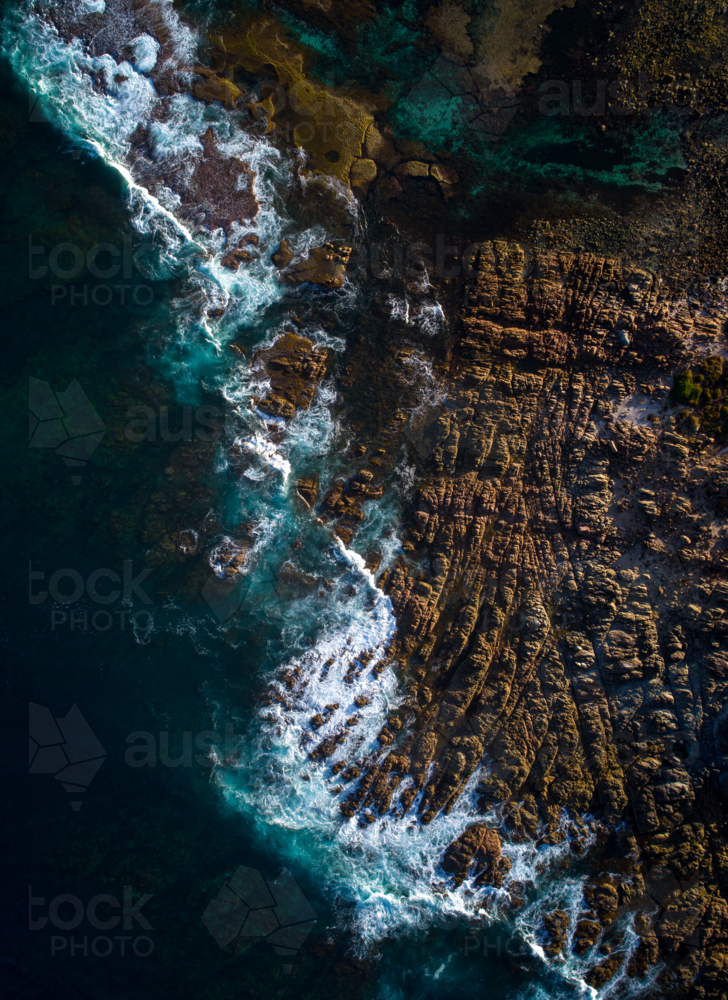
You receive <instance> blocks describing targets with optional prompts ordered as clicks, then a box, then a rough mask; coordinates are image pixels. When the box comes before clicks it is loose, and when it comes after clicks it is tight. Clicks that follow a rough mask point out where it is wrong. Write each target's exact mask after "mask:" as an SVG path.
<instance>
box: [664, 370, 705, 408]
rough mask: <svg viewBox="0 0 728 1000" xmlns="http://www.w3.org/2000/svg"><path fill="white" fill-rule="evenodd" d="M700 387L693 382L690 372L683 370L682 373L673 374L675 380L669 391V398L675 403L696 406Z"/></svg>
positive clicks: (698, 400) (700, 391) (700, 390)
mask: <svg viewBox="0 0 728 1000" xmlns="http://www.w3.org/2000/svg"><path fill="white" fill-rule="evenodd" d="M701 393H702V389H701V388H700V386H699V385H696V384H695V382H693V373H692V372H683V374H682V375H676V376H675V382H674V385H673V387H672V392H671V393H670V399H672V400H674V402H676V403H685V404H686V405H688V406H697V405H698V403H699V402H700V394H701Z"/></svg>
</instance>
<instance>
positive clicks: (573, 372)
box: [342, 243, 728, 998]
mask: <svg viewBox="0 0 728 1000" xmlns="http://www.w3.org/2000/svg"><path fill="white" fill-rule="evenodd" d="M471 264H472V271H473V278H472V280H471V283H470V285H469V287H468V290H467V291H468V298H467V304H466V306H465V308H464V309H463V311H462V315H461V322H460V328H459V335H458V337H457V339H456V342H455V344H454V348H453V352H452V357H451V362H450V368H449V375H448V384H447V390H448V392H447V398H446V400H445V402H444V403H443V404H442V405H440V406H437V407H434V408H433V409H432V410H431V411H430V412H429V413H428V414H426V415H425V417H424V418H422V419H420V421H419V423H418V422H413V423H412V424H411V431H410V433H411V440H412V443H413V444H414V445H415V450H416V451H417V452H418V453H419V455H420V457H421V458H422V460H423V462H424V465H425V469H426V479H425V481H424V483H423V485H422V487H421V489H420V492H419V495H418V497H417V499H416V502H415V505H414V509H413V511H412V517H411V522H410V524H409V526H408V540H407V541H406V542H405V545H404V548H405V550H408V552H409V553H411V556H412V558H411V559H410V558H409V557H408V558H407V559H404V558H403V559H401V561H400V563H399V564H398V565H397V567H396V568H395V570H394V571H393V572H392V573H391V575H390V577H389V579H388V580H387V583H386V588H387V590H388V592H389V594H390V596H391V599H392V602H393V605H394V608H395V611H396V614H397V618H398V633H397V637H396V641H395V644H394V647H393V649H392V656H393V657H396V658H397V659H398V660H399V662H400V663H401V664H402V665H408V674H407V676H408V682H407V684H408V703H407V708H406V711H402V712H400V714H399V716H398V717H397V718H396V719H395V720H394V721H395V723H396V726H393V725H392V720H390V721H389V722H388V724H387V726H386V727H385V728H384V729H383V731H382V734H381V737H380V743H381V744H382V747H383V748H384V750H383V752H382V754H381V755H380V756H379V757H378V758H377V759H376V760H371V759H370V760H368V761H357V762H355V766H354V767H353V768H352V769H351V770H350V772H349V774H350V778H351V783H350V784H349V785H348V791H347V793H346V796H345V797H344V799H343V801H342V811H343V812H344V814H345V815H353V814H354V813H356V812H357V811H359V810H367V811H368V812H369V813H371V812H376V813H378V814H380V815H381V814H383V813H385V812H386V811H387V810H390V809H391V810H393V811H394V812H395V813H401V812H403V811H406V810H408V809H409V808H410V807H411V806H412V805H413V803H414V802H415V799H416V798H417V797H418V796H419V799H418V805H417V808H418V809H419V813H420V818H421V821H422V822H424V823H428V822H429V821H431V820H432V819H433V818H434V816H435V815H436V814H437V813H438V812H439V811H441V810H444V811H445V812H447V811H449V810H450V809H451V808H452V806H453V804H454V803H455V802H456V801H457V799H458V797H459V796H460V794H461V793H462V792H463V790H464V788H465V786H466V784H468V783H470V784H471V787H472V784H473V783H474V784H475V787H476V789H477V793H478V796H479V801H480V804H481V809H482V811H483V812H484V813H486V812H488V811H489V810H491V809H494V808H495V809H496V810H497V812H496V814H495V815H499V816H500V817H501V818H502V822H503V829H504V834H506V835H508V836H509V837H511V838H513V839H516V840H518V839H525V838H536V839H537V840H538V841H540V842H544V843H556V842H558V841H560V840H563V839H564V838H565V837H567V836H568V837H569V838H570V839H571V840H572V842H573V846H574V849H576V850H580V849H581V846H580V845H582V844H583V842H584V838H583V834H584V830H585V825H584V824H585V822H586V823H588V819H587V817H588V816H590V815H591V816H598V817H599V819H600V822H599V824H598V830H597V833H596V845H595V846H594V847H593V848H591V853H590V857H591V858H592V872H593V873H592V875H590V876H589V877H588V879H587V881H586V883H585V889H584V899H583V909H582V911H581V912H580V913H579V914H578V915H577V917H576V918H575V920H574V926H573V927H572V926H571V923H572V919H573V917H572V916H570V915H569V914H568V913H566V912H565V911H563V912H562V911H555V912H554V913H553V914H552V915H551V916H550V917H549V918H548V919H547V920H546V921H545V922H544V926H543V928H542V932H543V935H544V942H545V944H546V947H547V950H548V949H550V951H549V952H548V953H549V954H553V955H557V954H559V953H560V952H561V951H562V949H563V948H564V947H566V942H568V941H569V940H571V941H572V944H571V945H570V946H571V947H573V948H574V950H575V951H577V952H578V953H581V954H585V953H587V952H590V950H591V949H593V948H595V946H597V945H599V949H595V952H594V958H593V965H592V966H591V971H589V973H588V982H589V983H590V985H593V986H594V987H595V988H600V987H601V986H603V985H604V984H605V983H607V982H608V981H610V980H611V979H612V978H613V977H614V976H615V975H616V974H617V973H619V972H620V970H622V969H624V967H625V964H627V965H628V969H627V972H628V974H629V975H640V974H642V973H643V972H644V971H645V970H646V969H647V968H649V967H650V966H651V965H652V964H654V963H655V962H657V961H658V960H659V961H661V962H663V963H664V967H663V968H662V972H661V973H660V975H661V981H664V982H665V983H667V982H670V983H675V984H678V985H680V986H681V987H683V988H685V989H692V990H693V994H692V995H695V996H701V997H716V998H717V997H721V996H724V995H725V994H724V990H725V982H726V978H725V977H726V973H727V972H728V923H727V921H726V917H727V916H728V904H727V903H726V897H727V896H728V849H727V841H726V837H725V796H726V795H727V794H728V766H727V765H728V698H727V697H726V695H727V694H728V687H727V685H728V577H727V573H726V570H727V569H728V552H727V550H726V542H727V541H728V532H727V530H726V526H725V523H724V515H725V511H726V473H725V457H724V455H723V449H724V446H725V437H721V436H720V435H721V434H724V430H723V431H721V430H720V429H719V430H717V431H716V429H715V427H716V426H717V425H714V424H712V425H711V433H709V434H706V433H704V432H701V431H700V420H699V419H698V416H696V412H695V411H694V408H692V407H690V406H687V407H684V406H682V405H681V404H680V402H678V401H677V400H676V398H675V392H674V390H673V395H672V397H671V396H670V390H671V386H672V385H673V377H674V376H675V375H676V374H678V373H680V372H683V371H684V370H685V369H686V368H687V367H688V365H690V366H691V369H692V370H694V371H698V370H704V371H705V372H706V373H707V374H706V375H705V376H700V378H701V379H703V382H702V384H703V385H705V386H708V385H709V384H710V385H719V384H721V383H719V381H717V380H718V379H719V378H722V372H723V367H724V363H723V360H722V358H723V357H724V356H725V354H726V351H725V347H724V334H723V330H724V322H725V316H726V312H725V304H724V301H723V296H722V292H721V290H720V287H719V286H717V285H705V286H703V287H700V288H697V289H695V290H694V291H693V292H691V293H690V294H689V295H687V296H685V295H684V294H683V295H678V294H677V293H675V292H674V291H672V290H671V289H670V288H668V287H667V286H665V285H663V284H662V282H661V281H660V280H659V279H658V278H657V277H655V276H654V275H652V274H649V273H647V272H643V271H637V272H635V271H632V272H624V271H623V270H622V267H621V265H620V264H619V262H618V261H615V260H608V259H603V258H597V257H595V256H592V255H589V254H582V255H575V254H551V255H541V256H533V257H531V258H530V259H529V258H528V257H527V256H526V254H525V252H524V251H523V250H522V249H521V248H520V247H518V246H515V245H507V244H503V243H488V244H484V245H482V246H481V247H479V249H478V251H477V253H476V254H475V256H474V258H473V260H472V262H471ZM701 366H702V367H701ZM711 372H712V375H711V374H710V373H711ZM711 378H712V379H713V381H712V382H711V381H710V379H711ZM681 384H682V383H681ZM715 392H716V394H717V395H718V396H720V393H719V391H718V390H715ZM678 395H679V392H678ZM711 398H712V397H711ZM716 434H718V435H719V436H718V437H717V438H716V436H715V435H716ZM346 775H347V772H344V780H346ZM405 776H406V777H407V779H408V780H407V781H403V778H404V777H405ZM400 786H401V787H402V789H404V790H400ZM483 835H485V836H486V837H488V836H491V835H494V836H495V837H496V838H497V837H498V834H497V833H496V832H495V830H493V831H491V830H487V829H486V828H485V827H483V828H481V827H480V825H476V827H472V828H471V829H470V830H469V831H467V832H466V834H465V835H464V836H463V837H461V838H459V840H458V841H456V842H455V843H454V844H453V845H451V847H450V848H448V850H447V852H446V853H445V857H444V860H443V869H444V870H445V871H446V872H447V873H449V875H450V876H451V877H452V878H453V879H454V880H455V881H462V880H463V879H465V878H466V877H472V874H473V873H477V870H478V869H477V862H478V858H479V856H480V855H481V854H482V853H483V850H484V849H483V846H482V837H483ZM485 854H486V855H488V856H489V857H490V858H491V861H490V865H491V868H492V867H493V865H494V864H495V863H496V862H497V853H496V851H495V849H494V848H486V849H485ZM471 866H472V868H471ZM469 872H470V875H469V874H468V873H469ZM498 874H499V875H500V877H501V878H502V874H503V873H501V872H498ZM491 884H496V885H497V884H499V883H498V882H497V881H494V882H493V883H491ZM507 885H508V883H507V880H506V886H507ZM625 913H627V914H631V915H632V917H633V919H634V921H635V924H634V925H635V928H636V929H637V931H638V933H639V935H640V944H639V946H638V947H637V949H636V950H634V951H632V952H630V950H629V948H627V947H626V946H625V945H624V943H623V942H622V941H621V938H620V934H621V933H622V931H619V930H618V928H619V927H620V926H622V922H621V919H618V917H619V918H621V917H623V916H624V914H625ZM572 932H573V936H572V937H571V938H570V937H569V935H570V934H572ZM605 956H606V957H605ZM698 977H699V978H698Z"/></svg>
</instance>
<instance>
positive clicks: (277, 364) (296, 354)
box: [253, 333, 331, 419]
mask: <svg viewBox="0 0 728 1000" xmlns="http://www.w3.org/2000/svg"><path fill="white" fill-rule="evenodd" d="M330 359H331V352H330V351H329V350H328V349H327V348H317V347H314V345H313V343H312V342H311V341H310V340H308V339H307V338H306V337H301V336H299V335H298V334H296V333H285V334H284V335H283V336H282V337H280V338H279V339H278V340H277V341H276V342H275V344H274V345H273V346H272V347H269V348H266V349H265V350H262V351H257V352H256V353H255V355H254V356H253V360H254V362H255V363H256V364H257V365H260V366H261V368H263V369H264V371H265V373H266V375H267V376H268V378H269V380H270V384H271V390H270V392H269V393H268V395H266V396H264V397H263V399H261V400H259V402H258V408H259V409H260V410H262V411H263V412H264V413H267V414H268V415H269V416H271V417H285V418H286V419H289V418H290V417H292V416H293V415H294V413H295V412H296V410H297V409H304V410H305V409H307V408H308V407H309V406H310V405H311V401H312V400H313V397H314V393H315V391H316V387H317V385H318V384H319V382H320V381H321V379H322V378H323V377H324V375H325V374H326V371H327V368H328V366H329V364H330Z"/></svg>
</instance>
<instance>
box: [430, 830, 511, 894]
mask: <svg viewBox="0 0 728 1000" xmlns="http://www.w3.org/2000/svg"><path fill="white" fill-rule="evenodd" d="M500 856H501V842H500V837H499V836H498V833H497V831H496V830H493V829H491V828H489V827H487V826H486V825H485V824H484V823H476V824H474V825H473V826H470V827H468V829H467V830H466V831H465V833H462V834H461V835H460V836H459V837H458V838H457V840H454V841H453V842H452V844H450V846H449V847H448V848H447V850H446V851H445V854H444V855H443V859H442V869H443V871H445V872H447V873H448V874H449V875H451V876H452V879H453V882H454V883H455V885H461V884H462V883H463V882H464V881H465V879H466V878H467V877H468V872H469V870H470V867H471V865H473V862H475V868H477V869H479V870H480V871H484V872H487V871H492V870H493V868H494V866H495V865H496V863H497V862H498V860H499V859H500Z"/></svg>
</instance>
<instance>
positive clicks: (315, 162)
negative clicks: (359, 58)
mask: <svg viewBox="0 0 728 1000" xmlns="http://www.w3.org/2000/svg"><path fill="white" fill-rule="evenodd" d="M210 42H211V44H212V46H213V47H214V50H215V73H214V74H206V75H205V77H204V84H203V87H204V92H199V96H201V97H203V98H204V97H206V94H210V95H212V96H213V97H214V96H215V93H216V92H217V93H219V94H220V95H221V96H220V97H219V98H218V99H224V98H225V97H227V96H228V95H230V94H232V95H233V100H236V99H237V97H236V96H235V94H234V90H233V89H232V88H234V89H236V90H237V91H238V92H239V93H242V91H241V87H242V86H243V85H244V82H247V80H249V79H250V78H253V79H254V80H255V81H256V82H257V88H256V89H257V91H258V97H259V99H258V100H256V101H254V102H253V104H252V108H253V110H254V111H255V112H256V113H257V114H258V115H259V116H261V117H262V118H264V119H265V120H266V122H267V131H268V132H272V131H274V130H277V131H278V132H279V133H280V132H283V133H284V134H285V136H286V138H287V139H289V140H290V141H292V142H293V143H294V145H296V146H297V147H299V148H300V149H303V150H304V151H305V152H306V154H307V155H308V166H309V168H310V169H311V170H312V171H313V172H314V173H319V174H327V175H328V176H330V177H334V178H336V179H337V180H339V181H341V182H342V183H344V184H347V185H348V184H349V174H350V172H351V168H352V165H353V164H354V161H355V160H357V159H358V158H359V157H361V155H362V143H363V141H364V136H365V134H366V131H367V129H368V128H369V126H370V124H371V123H372V122H373V121H374V116H373V115H372V114H371V112H370V111H369V110H368V109H367V108H366V107H364V106H363V105H362V104H361V103H359V102H358V101H356V100H354V99H352V98H350V97H348V96H346V95H345V94H344V93H343V91H344V90H345V89H346V88H344V87H342V88H340V89H339V91H338V92H337V91H336V90H334V89H332V88H329V87H326V86H322V85H321V84H319V83H317V82H316V81H315V80H313V79H312V78H311V77H310V76H309V75H308V72H307V66H306V53H305V51H304V49H303V47H302V46H301V45H299V44H297V43H296V42H293V41H290V40H288V39H286V38H285V37H284V36H283V33H282V31H281V29H280V28H279V27H278V26H277V25H276V24H275V23H274V22H272V21H270V20H264V21H258V20H256V21H252V22H248V23H247V24H245V25H244V26H243V27H242V28H239V29H238V30H229V31H226V32H224V33H223V34H218V35H212V36H211V38H210Z"/></svg>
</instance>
